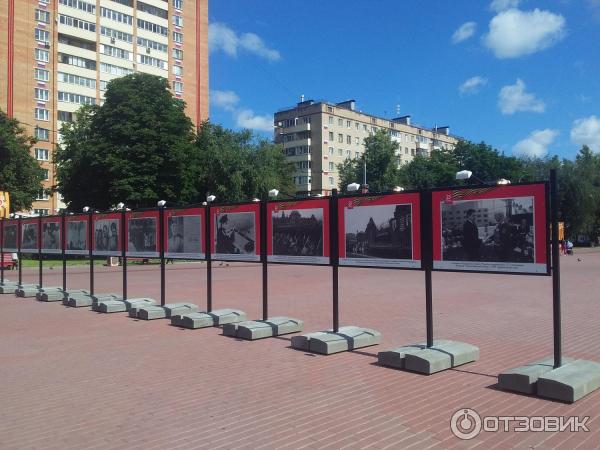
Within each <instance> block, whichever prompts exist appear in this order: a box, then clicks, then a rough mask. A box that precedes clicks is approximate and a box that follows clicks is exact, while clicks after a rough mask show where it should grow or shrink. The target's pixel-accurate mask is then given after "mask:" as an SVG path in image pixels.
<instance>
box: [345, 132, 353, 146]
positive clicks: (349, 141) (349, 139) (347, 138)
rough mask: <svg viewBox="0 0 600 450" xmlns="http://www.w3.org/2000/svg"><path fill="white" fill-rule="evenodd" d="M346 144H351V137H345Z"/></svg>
mask: <svg viewBox="0 0 600 450" xmlns="http://www.w3.org/2000/svg"><path fill="white" fill-rule="evenodd" d="M346 144H348V145H351V144H352V136H350V135H349V134H347V135H346Z"/></svg>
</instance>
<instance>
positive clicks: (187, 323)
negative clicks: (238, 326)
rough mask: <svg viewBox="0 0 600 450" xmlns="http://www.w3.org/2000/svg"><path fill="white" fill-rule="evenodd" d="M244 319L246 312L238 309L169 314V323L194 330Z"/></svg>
mask: <svg viewBox="0 0 600 450" xmlns="http://www.w3.org/2000/svg"><path fill="white" fill-rule="evenodd" d="M245 320H246V313H245V312H244V311H240V310H239V309H216V310H213V311H211V312H209V313H207V312H195V313H192V314H185V315H179V314H176V315H173V316H171V325H173V326H176V327H181V328H189V329H191V330H195V329H197V328H206V327H218V326H220V325H225V324H228V323H237V322H242V321H245Z"/></svg>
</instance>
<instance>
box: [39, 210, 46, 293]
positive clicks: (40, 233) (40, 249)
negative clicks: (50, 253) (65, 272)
mask: <svg viewBox="0 0 600 450" xmlns="http://www.w3.org/2000/svg"><path fill="white" fill-rule="evenodd" d="M37 244H38V270H39V273H38V279H39V283H38V285H39V286H38V287H39V288H40V289H42V287H43V278H42V277H43V275H42V274H43V272H44V263H43V260H42V213H40V214H39V216H38V242H37Z"/></svg>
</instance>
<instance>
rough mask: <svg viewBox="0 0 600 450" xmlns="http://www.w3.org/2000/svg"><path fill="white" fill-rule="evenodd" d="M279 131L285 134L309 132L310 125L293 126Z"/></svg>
mask: <svg viewBox="0 0 600 450" xmlns="http://www.w3.org/2000/svg"><path fill="white" fill-rule="evenodd" d="M280 131H281V132H283V133H285V134H288V133H300V132H301V131H310V123H299V124H298V125H294V126H293V127H287V128H280Z"/></svg>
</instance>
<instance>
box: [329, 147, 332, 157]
mask: <svg viewBox="0 0 600 450" xmlns="http://www.w3.org/2000/svg"><path fill="white" fill-rule="evenodd" d="M329 154H330V155H331V156H333V147H329Z"/></svg>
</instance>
